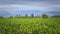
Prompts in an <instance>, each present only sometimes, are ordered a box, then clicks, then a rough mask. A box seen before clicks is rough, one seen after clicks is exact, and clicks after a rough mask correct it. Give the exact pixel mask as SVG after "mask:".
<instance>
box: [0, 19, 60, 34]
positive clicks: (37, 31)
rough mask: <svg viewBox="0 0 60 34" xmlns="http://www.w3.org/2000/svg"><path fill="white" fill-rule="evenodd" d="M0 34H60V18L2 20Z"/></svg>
mask: <svg viewBox="0 0 60 34" xmlns="http://www.w3.org/2000/svg"><path fill="white" fill-rule="evenodd" d="M0 34H60V18H0Z"/></svg>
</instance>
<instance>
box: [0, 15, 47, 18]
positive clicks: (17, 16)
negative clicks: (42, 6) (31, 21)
mask: <svg viewBox="0 0 60 34" xmlns="http://www.w3.org/2000/svg"><path fill="white" fill-rule="evenodd" d="M40 17H42V18H48V15H47V14H42V16H34V14H31V15H30V16H28V14H25V16H21V15H16V16H9V17H8V18H40ZM0 18H3V16H0Z"/></svg>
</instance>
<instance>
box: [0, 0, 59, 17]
mask: <svg viewBox="0 0 60 34" xmlns="http://www.w3.org/2000/svg"><path fill="white" fill-rule="evenodd" d="M32 13H34V15H41V14H42V13H47V14H49V15H60V0H0V16H4V17H8V16H15V15H16V14H21V15H25V14H28V15H31V14H32Z"/></svg>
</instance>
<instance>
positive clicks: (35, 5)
mask: <svg viewBox="0 0 60 34" xmlns="http://www.w3.org/2000/svg"><path fill="white" fill-rule="evenodd" d="M24 3H25V4H5V5H0V9H13V10H14V9H15V10H43V11H44V10H52V9H51V8H54V7H60V4H51V3H47V2H24Z"/></svg>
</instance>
